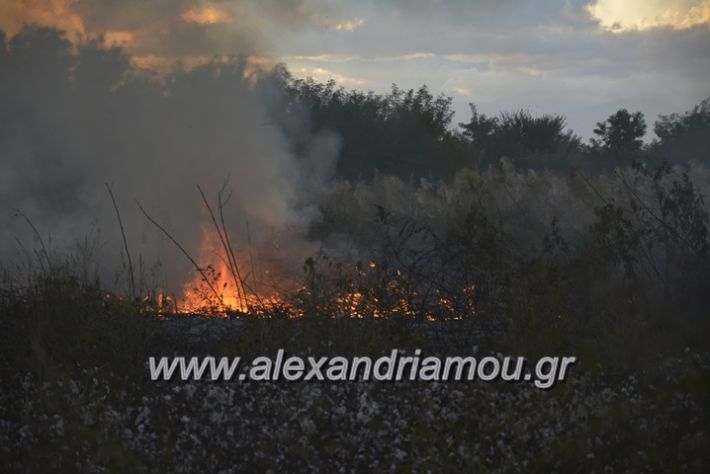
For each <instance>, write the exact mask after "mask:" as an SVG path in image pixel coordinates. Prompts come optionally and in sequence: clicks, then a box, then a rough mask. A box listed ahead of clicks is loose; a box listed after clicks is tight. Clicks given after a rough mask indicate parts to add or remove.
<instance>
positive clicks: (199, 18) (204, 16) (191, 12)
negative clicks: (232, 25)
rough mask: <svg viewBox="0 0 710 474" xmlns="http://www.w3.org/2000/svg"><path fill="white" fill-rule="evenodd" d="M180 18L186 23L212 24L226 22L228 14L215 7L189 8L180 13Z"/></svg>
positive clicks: (228, 17)
mask: <svg viewBox="0 0 710 474" xmlns="http://www.w3.org/2000/svg"><path fill="white" fill-rule="evenodd" d="M180 18H181V19H182V20H183V21H186V22H188V23H197V24H199V25H214V24H216V23H227V22H229V21H230V19H231V18H230V16H229V15H228V14H227V13H226V12H225V11H223V10H220V9H219V8H217V7H214V6H210V7H205V8H189V9H187V10H185V11H183V12H182V13H181V14H180Z"/></svg>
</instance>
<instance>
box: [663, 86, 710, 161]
mask: <svg viewBox="0 0 710 474" xmlns="http://www.w3.org/2000/svg"><path fill="white" fill-rule="evenodd" d="M653 131H654V132H655V133H656V136H657V137H658V139H657V140H655V141H654V143H653V147H652V148H653V151H655V152H656V153H657V154H658V155H659V156H660V157H661V158H663V159H667V160H669V161H671V162H676V163H677V162H687V161H689V160H698V161H702V160H708V159H709V158H710V98H707V99H705V100H703V101H702V102H701V103H700V104H698V105H696V106H695V107H693V108H692V109H691V110H689V111H687V112H686V113H684V114H682V115H681V114H671V115H661V116H660V117H659V118H658V120H657V121H656V123H655V124H654V127H653Z"/></svg>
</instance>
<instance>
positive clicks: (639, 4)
mask: <svg viewBox="0 0 710 474" xmlns="http://www.w3.org/2000/svg"><path fill="white" fill-rule="evenodd" d="M587 10H588V11H589V13H590V14H591V15H592V17H594V18H595V19H597V20H598V21H599V24H600V25H601V26H602V28H604V29H605V30H608V31H613V32H616V33H621V32H624V31H632V30H647V29H649V28H673V29H677V30H682V29H687V28H692V27H694V26H698V25H708V26H710V0H670V1H669V0H596V1H595V2H594V3H592V4H590V5H588V6H587Z"/></svg>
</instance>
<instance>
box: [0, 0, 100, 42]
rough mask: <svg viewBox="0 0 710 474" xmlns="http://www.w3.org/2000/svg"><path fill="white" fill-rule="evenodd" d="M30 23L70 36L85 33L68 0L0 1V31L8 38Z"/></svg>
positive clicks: (78, 16) (79, 18)
mask: <svg viewBox="0 0 710 474" xmlns="http://www.w3.org/2000/svg"><path fill="white" fill-rule="evenodd" d="M32 23H36V24H39V25H44V26H53V27H55V28H59V29H61V30H64V31H66V32H67V33H69V34H70V36H77V35H82V34H84V33H86V27H85V25H84V21H83V20H82V18H81V16H80V15H79V14H78V13H76V12H74V11H72V9H71V4H70V2H69V1H68V0H15V1H12V0H3V1H0V29H2V30H3V31H5V32H6V33H8V34H9V35H10V36H12V35H14V34H15V33H17V32H18V31H19V30H20V29H21V28H22V26H23V25H25V24H32Z"/></svg>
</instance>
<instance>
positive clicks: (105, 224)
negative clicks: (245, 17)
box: [0, 27, 339, 290]
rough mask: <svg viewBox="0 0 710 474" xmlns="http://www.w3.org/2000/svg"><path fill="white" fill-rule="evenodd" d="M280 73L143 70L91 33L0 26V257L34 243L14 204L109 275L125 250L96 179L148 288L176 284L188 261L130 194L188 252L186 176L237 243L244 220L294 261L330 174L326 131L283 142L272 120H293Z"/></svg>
mask: <svg viewBox="0 0 710 474" xmlns="http://www.w3.org/2000/svg"><path fill="white" fill-rule="evenodd" d="M286 79H287V74H286V73H285V71H284V70H283V69H282V68H281V67H275V68H274V69H272V70H262V69H258V68H256V67H255V66H254V65H252V64H250V63H249V61H248V60H247V59H245V57H235V58H232V59H230V60H227V61H224V60H221V61H217V60H214V61H211V62H209V63H207V64H205V65H202V66H199V67H196V68H194V69H192V70H189V71H186V70H179V69H178V70H175V71H173V72H172V73H170V74H169V75H167V76H165V77H161V78H159V79H156V78H149V77H146V76H145V75H141V74H138V73H136V70H135V69H134V67H133V66H132V65H131V62H130V61H129V58H128V56H127V55H126V53H125V52H124V51H123V50H121V49H118V48H112V49H106V48H105V47H104V46H103V44H102V43H101V42H100V41H87V42H83V43H81V44H79V45H72V44H71V43H70V42H69V41H68V40H67V39H66V38H65V37H64V36H63V35H62V33H60V32H59V31H58V30H55V29H50V28H39V27H33V28H26V29H23V30H22V31H20V32H19V33H18V34H16V35H15V36H13V37H12V38H11V39H7V38H6V37H5V35H4V34H1V35H0V120H2V123H3V127H1V128H0V203H1V205H0V228H1V229H2V230H1V231H0V258H1V259H2V260H1V261H2V262H3V265H4V266H5V267H8V266H13V265H17V264H18V262H21V261H23V259H25V258H26V257H27V256H26V255H24V254H23V250H22V249H23V247H24V248H25V249H31V248H32V247H33V246H34V245H35V244H36V242H34V237H33V231H32V230H31V228H30V226H28V225H27V223H26V222H25V221H24V220H23V219H21V218H17V217H16V216H15V215H14V212H13V210H14V209H19V210H21V211H22V213H24V214H25V215H27V216H28V217H29V218H30V219H31V220H32V222H33V223H34V225H35V226H36V227H37V229H38V230H39V232H40V234H41V235H42V237H43V239H44V240H45V244H46V245H49V246H51V247H52V248H54V249H55V250H54V254H55V255H56V256H57V258H59V256H61V255H62V254H63V253H64V252H65V251H66V250H67V248H68V247H70V246H71V245H73V244H74V243H75V242H85V243H88V244H86V245H84V246H83V249H82V250H83V252H84V253H90V254H91V256H92V259H91V261H92V262H95V263H94V265H95V266H97V267H98V273H99V275H101V276H102V277H103V279H104V280H105V281H109V282H110V281H111V278H112V277H113V275H114V273H115V272H116V271H117V269H120V268H121V265H122V264H123V263H125V255H122V242H121V233H120V230H119V227H118V224H117V220H116V215H115V212H114V210H113V207H112V204H111V200H110V198H109V196H108V193H107V191H106V188H105V183H109V184H110V185H111V187H112V189H113V191H114V193H115V195H116V199H117V204H118V207H119V209H120V212H121V216H122V218H123V223H124V228H125V230H126V235H127V238H128V243H129V246H130V250H131V254H132V255H133V259H134V260H135V261H136V262H138V261H139V260H140V262H143V268H144V272H145V273H150V272H149V271H148V269H149V268H151V267H150V265H152V264H153V263H155V262H160V266H159V271H157V272H156V273H155V275H154V276H155V278H157V279H158V280H159V284H160V285H161V286H166V287H168V288H169V289H172V290H175V289H176V288H179V285H181V284H182V283H183V282H184V281H185V279H186V278H187V275H189V273H190V265H189V263H188V262H187V261H186V260H185V259H184V258H183V257H182V256H181V255H180V252H179V250H177V249H176V248H175V247H174V246H173V245H172V243H170V242H169V241H168V239H167V238H166V237H165V236H164V235H162V234H161V232H159V231H158V230H157V229H156V228H155V227H154V226H153V225H152V224H150V223H149V222H148V221H147V219H146V218H145V217H144V216H143V215H142V214H141V212H140V211H139V209H138V207H137V205H136V203H135V200H138V201H139V202H140V203H141V204H142V205H143V207H144V208H145V209H146V211H148V213H149V214H150V215H151V216H152V217H153V218H155V219H156V220H157V221H159V222H160V223H161V224H162V225H164V227H165V228H166V229H167V230H168V231H169V232H170V234H171V235H173V236H174V237H175V238H177V239H178V240H179V241H180V243H181V244H182V245H183V246H184V247H185V249H186V250H188V251H189V252H190V253H192V254H193V255H194V256H195V257H196V258H197V257H198V254H199V247H200V241H201V238H202V230H203V226H204V224H205V223H206V222H208V221H206V219H205V218H206V215H205V209H204V206H203V204H202V202H201V199H200V195H199V193H198V191H197V189H196V185H200V186H201V187H202V188H203V189H204V190H205V192H206V194H207V195H208V197H209V198H210V199H211V200H212V204H213V205H216V195H217V192H218V191H219V190H220V189H223V188H224V189H225V190H226V191H225V195H228V196H230V199H229V201H228V203H227V205H226V206H225V208H224V212H225V221H226V222H227V223H228V227H229V228H230V232H231V233H232V235H233V239H234V240H235V242H236V245H237V246H238V248H239V249H242V250H243V249H245V248H246V246H247V245H248V241H247V234H246V223H247V222H248V223H249V229H250V233H251V236H250V237H251V239H252V244H251V245H253V247H254V249H255V251H259V250H260V251H261V252H266V253H269V254H270V255H271V256H272V257H273V256H275V255H280V256H283V258H285V259H286V260H288V262H286V263H288V264H289V265H291V266H293V265H295V264H296V263H298V264H300V263H301V262H302V261H303V260H302V258H303V257H304V255H305V254H306V253H307V252H309V251H312V250H313V244H312V243H310V242H308V241H307V240H306V239H305V238H304V237H303V236H304V235H305V234H306V232H307V229H308V226H309V225H310V224H311V223H312V222H313V221H314V220H316V219H318V217H319V214H318V211H317V209H316V208H314V207H313V206H312V205H311V204H310V202H312V197H313V193H314V192H317V190H318V189H319V186H318V185H319V184H321V183H322V182H323V180H325V179H327V178H328V177H329V175H330V174H331V173H332V170H333V167H334V164H335V160H336V158H337V154H338V148H339V139H338V137H336V136H334V135H332V134H329V133H319V134H315V135H312V134H310V133H305V132H304V134H302V135H301V136H300V137H299V138H298V141H299V144H298V147H296V146H295V145H294V144H293V143H290V142H289V140H288V139H287V138H286V134H285V133H284V131H283V130H282V126H281V125H279V124H282V123H283V124H285V123H289V122H294V121H300V120H306V117H299V116H297V114H298V112H297V111H294V110H292V108H289V107H288V100H287V99H288V98H287V97H286V95H285V92H284V88H283V83H284V81H285V80H286ZM296 148H298V149H296ZM275 236H280V237H278V238H277V239H276V241H277V242H276V244H273V242H274V237H275ZM50 241H51V244H50V243H49V242H50ZM92 243H93V244H95V245H92ZM270 245H271V247H269V246H270ZM274 245H278V249H279V251H278V252H277V251H276V250H274V248H275V247H274ZM269 248H270V250H269ZM200 263H202V264H204V263H206V262H200ZM136 266H138V263H136ZM123 281H125V280H123Z"/></svg>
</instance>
